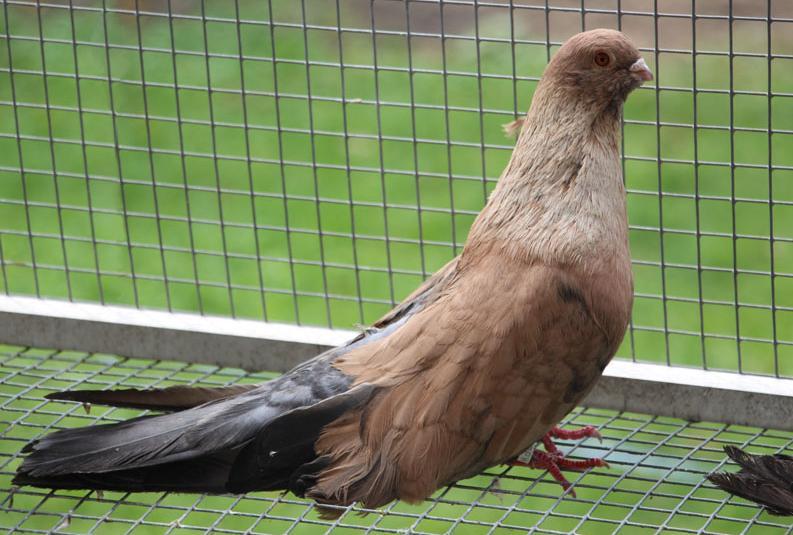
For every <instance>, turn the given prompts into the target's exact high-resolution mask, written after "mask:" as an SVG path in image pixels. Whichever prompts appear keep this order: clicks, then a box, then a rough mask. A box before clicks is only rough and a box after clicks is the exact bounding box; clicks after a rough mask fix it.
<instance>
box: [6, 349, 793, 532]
mask: <svg viewBox="0 0 793 535" xmlns="http://www.w3.org/2000/svg"><path fill="white" fill-rule="evenodd" d="M0 374H1V375H0V377H1V379H0V382H1V383H2V384H1V385H0V414H1V416H0V419H1V420H2V422H3V426H2V427H3V430H2V440H0V503H2V511H0V528H1V529H6V530H8V532H13V533H49V532H53V531H54V532H58V533H108V534H119V533H135V534H142V533H147V534H148V533H163V534H166V533H167V534H177V533H292V534H299V533H381V532H385V533H449V532H454V533H465V534H467V533H475V534H479V533H483V534H484V533H581V534H584V533H586V534H589V533H592V534H599V533H630V534H633V533H696V532H702V533H762V534H767V533H789V532H791V531H793V520H788V519H786V518H782V517H774V516H771V515H769V514H767V513H763V512H761V511H760V510H759V509H758V508H756V507H755V506H753V505H752V504H749V503H748V502H745V501H743V500H740V499H735V498H728V497H727V496H726V495H725V494H723V493H722V492H720V491H719V490H717V489H715V488H713V487H712V486H711V485H710V484H709V483H707V482H704V481H703V475H704V474H706V473H708V472H710V471H712V470H714V469H716V468H719V467H720V466H721V464H722V463H723V459H724V455H723V453H722V446H723V445H724V444H737V445H742V446H749V449H750V450H751V451H754V452H765V453H770V452H776V451H781V450H784V449H786V448H789V447H790V445H791V443H793V433H788V432H781V431H773V430H763V429H756V428H749V427H737V426H727V425H722V424H715V423H702V422H700V423H688V422H683V421H681V420H676V419H673V418H661V417H655V416H648V415H640V414H629V413H617V412H613V411H606V410H593V409H584V408H580V409H578V410H576V411H575V412H574V413H573V414H571V415H570V416H569V417H568V419H567V422H566V424H567V425H570V426H581V425H585V424H593V425H596V426H597V427H598V428H599V429H600V430H601V433H602V434H603V441H602V442H601V443H599V442H598V441H597V440H588V441H586V442H583V443H562V447H563V448H564V449H566V450H568V451H571V452H573V454H574V455H578V456H591V455H596V456H601V457H604V458H605V459H606V460H607V461H608V462H609V463H610V465H611V466H610V467H609V468H600V469H596V470H592V471H590V472H588V473H584V474H577V473H568V474H567V475H568V478H570V480H571V481H573V482H574V488H575V490H576V493H577V497H576V498H573V497H571V496H564V497H562V496H561V492H560V490H561V489H560V487H559V486H558V485H557V484H556V483H555V482H554V481H553V480H552V479H551V478H550V476H549V475H548V474H547V473H543V472H541V471H537V470H529V469H524V468H507V467H504V466H498V467H494V468H492V469H490V470H488V471H487V472H486V473H483V474H482V475H480V476H478V477H475V478H472V479H469V480H465V481H462V482H460V483H458V484H456V485H454V486H452V487H450V488H447V489H443V490H441V491H439V492H437V493H436V495H435V496H433V498H432V499H431V500H429V501H427V502H425V503H422V504H420V505H407V504H404V503H395V504H391V505H390V506H388V507H387V508H385V509H383V510H378V511H364V510H361V509H359V508H355V507H352V508H350V510H349V511H347V512H345V513H344V514H343V515H342V516H341V518H339V519H338V520H337V521H334V522H329V521H324V520H322V519H320V517H319V514H318V512H317V510H316V509H315V508H314V507H313V505H312V504H311V502H307V501H304V500H300V499H297V498H296V497H295V496H293V495H291V494H281V493H253V494H250V495H246V496H220V497H218V496H200V495H174V494H164V493H144V494H125V493H118V492H106V493H104V495H102V496H98V495H97V494H95V493H91V492H85V491H79V492H76V491H57V492H47V491H44V490H39V489H33V488H27V487H26V488H22V489H19V490H17V491H16V492H15V493H14V494H13V496H11V495H10V493H9V491H10V486H11V485H10V481H11V475H12V473H13V472H14V470H15V469H16V467H17V466H18V464H19V462H20V459H19V450H20V449H21V448H22V446H23V445H24V444H25V443H26V442H27V441H28V440H30V439H32V438H35V437H38V436H40V435H42V434H44V433H47V432H49V431H51V430H53V429H59V428H63V427H72V426H83V425H89V424H94V423H100V422H111V421H118V420H124V419H126V418H129V417H131V416H134V415H136V414H139V411H132V410H121V409H112V408H105V407H97V406H95V407H92V409H91V411H90V413H86V411H85V410H84V409H83V407H81V406H79V405H76V404H70V403H55V402H47V401H45V400H43V399H42V398H43V396H44V394H46V393H47V392H50V391H52V390H60V389H65V388H73V387H77V386H87V385H91V386H92V387H94V388H97V387H99V388H102V387H108V388H109V387H116V386H122V385H123V386H127V387H130V386H155V385H156V386H164V385H168V384H177V383H201V384H207V385H221V384H229V383H235V382H250V381H262V380H266V379H268V378H271V377H273V375H274V374H271V373H256V374H247V373H245V372H243V371H241V370H237V369H229V368H217V367H213V366H206V365H194V364H185V363H179V362H161V361H154V360H139V359H126V358H121V357H116V356H112V355H97V354H86V353H76V352H66V351H57V350H44V349H30V348H27V349H25V348H16V347H8V346H0Z"/></svg>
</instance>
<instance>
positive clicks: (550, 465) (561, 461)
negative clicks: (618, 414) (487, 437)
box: [509, 425, 609, 498]
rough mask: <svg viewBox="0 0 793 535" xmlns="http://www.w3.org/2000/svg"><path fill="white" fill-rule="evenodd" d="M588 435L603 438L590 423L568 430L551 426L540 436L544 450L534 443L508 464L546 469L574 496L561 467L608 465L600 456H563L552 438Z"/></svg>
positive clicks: (583, 468)
mask: <svg viewBox="0 0 793 535" xmlns="http://www.w3.org/2000/svg"><path fill="white" fill-rule="evenodd" d="M590 437H594V438H597V439H599V440H602V438H603V437H602V436H601V434H600V433H599V432H598V430H597V429H595V428H594V427H593V426H591V425H587V426H585V427H582V428H580V429H573V430H569V431H566V430H564V429H561V428H559V427H553V428H552V429H551V430H550V431H548V433H547V434H546V435H545V436H544V437H542V444H543V446H544V447H545V451H542V450H539V449H537V447H536V445H534V446H532V447H531V448H530V449H529V450H526V451H525V452H523V453H522V454H521V455H520V456H518V457H516V458H515V459H513V460H512V461H511V462H510V463H509V464H510V465H512V466H525V467H527V468H539V469H543V470H547V471H548V473H549V474H551V477H553V478H554V479H555V480H556V482H557V483H559V484H560V485H561V486H562V489H564V492H569V493H570V495H571V496H573V497H574V498H575V497H576V494H575V490H574V489H573V488H572V485H571V484H570V482H569V481H568V480H567V478H565V477H564V474H562V469H563V468H564V469H567V470H587V469H589V468H595V467H608V466H609V464H608V463H607V462H606V461H604V460H603V459H600V458H592V459H568V458H567V457H565V456H564V453H562V452H561V451H560V450H559V448H558V447H557V446H556V444H554V442H553V438H561V439H567V440H577V439H581V438H590Z"/></svg>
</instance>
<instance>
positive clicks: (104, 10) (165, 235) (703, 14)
mask: <svg viewBox="0 0 793 535" xmlns="http://www.w3.org/2000/svg"><path fill="white" fill-rule="evenodd" d="M2 7H3V9H2V17H3V18H2V21H3V23H2V25H3V29H4V31H3V32H0V33H2V36H1V38H2V39H3V41H4V42H5V45H6V46H5V48H6V51H7V53H6V54H5V55H2V54H0V77H2V79H3V82H2V83H0V173H2V177H1V178H2V179H1V180H0V188H2V189H0V221H2V223H0V268H1V269H0V277H2V285H1V287H2V289H3V291H4V292H5V293H7V294H28V295H36V296H45V297H62V298H65V299H70V300H87V301H96V302H100V303H123V304H130V305H133V306H139V307H157V308H165V309H168V310H192V311H196V312H199V313H202V314H203V313H208V314H222V315H231V316H240V317H255V318H261V319H266V320H272V321H288V322H297V323H308V324H325V325H328V326H332V327H333V326H335V327H349V326H350V325H352V324H355V323H368V322H370V321H372V320H373V319H375V318H376V317H378V316H379V315H380V314H382V313H383V312H384V311H385V310H387V309H388V308H389V307H390V306H391V305H392V304H393V303H394V302H395V301H398V300H399V299H400V298H401V297H403V296H404V295H406V294H407V293H408V292H409V291H411V290H412V289H413V288H414V287H415V286H416V285H417V284H418V283H419V282H420V281H421V280H422V279H423V278H424V277H425V276H426V275H427V274H428V273H431V272H432V271H434V270H435V269H437V268H438V267H440V266H441V265H443V263H444V262H445V261H447V260H448V259H450V258H451V257H452V256H453V255H454V254H456V253H457V252H459V247H460V245H461V244H462V243H463V241H464V239H465V236H466V232H467V229H468V226H469V225H470V223H471V221H472V220H473V218H474V217H475V215H476V213H477V212H478V210H479V209H480V208H481V206H482V204H483V203H484V200H485V198H486V195H487V193H488V191H489V190H490V189H491V188H492V186H493V184H494V182H495V179H496V178H497V176H498V174H499V173H500V171H501V169H502V168H503V165H504V163H505V162H506V159H507V158H508V155H509V152H510V150H511V144H510V142H509V140H505V139H504V138H503V137H502V134H501V132H500V124H501V123H504V122H506V121H508V120H510V119H511V118H512V117H514V116H516V115H518V114H520V113H522V112H524V111H525V109H526V108H527V107H528V103H529V100H530V93H531V90H532V88H533V87H534V84H535V83H536V81H537V79H538V77H539V75H540V73H541V71H542V67H543V65H544V63H545V61H547V58H548V57H550V54H551V52H552V50H553V49H554V47H556V46H557V45H558V44H559V43H560V42H562V41H563V40H564V39H565V38H566V37H567V36H569V35H570V34H572V33H574V32H575V31H578V30H581V29H586V28H591V27H596V26H611V27H619V28H622V29H624V30H625V31H627V32H628V33H630V34H632V35H633V37H634V38H635V39H636V40H637V41H638V42H639V44H640V45H641V48H642V50H643V51H644V53H645V55H646V58H647V60H648V63H649V64H650V65H651V66H652V67H653V70H654V71H655V74H656V77H657V80H658V85H657V87H649V88H644V89H643V90H640V91H638V92H637V94H636V95H634V96H633V97H632V98H631V101H630V102H629V104H628V106H627V108H626V120H625V127H624V132H625V136H624V138H625V139H624V145H625V160H624V164H625V171H626V183H627V186H628V191H629V198H628V203H629V211H630V219H631V222H632V225H631V241H632V248H633V255H634V259H635V260H634V265H635V273H636V297H637V300H636V307H635V313H634V318H633V322H632V324H631V328H630V334H629V336H628V337H626V338H627V340H626V343H625V344H624V346H623V348H622V349H621V350H620V353H619V355H620V356H623V357H629V358H633V359H637V358H638V359H642V360H651V361H657V362H665V363H667V364H684V365H696V366H700V367H705V368H719V369H728V370H735V371H740V372H744V373H764V374H773V375H777V376H791V375H793V233H791V229H793V160H791V158H792V157H793V120H791V117H793V77H791V75H790V73H791V72H793V38H791V37H790V36H791V35H793V31H791V30H792V29H793V10H791V9H790V8H791V6H790V5H789V4H788V3H785V2H780V1H773V2H772V1H771V0H768V1H767V2H739V1H737V0H736V1H722V2H715V3H714V2H701V1H700V2H697V1H696V0H692V1H690V2H688V1H685V2H684V1H681V2H673V3H664V4H663V7H662V8H661V7H659V5H658V3H657V1H656V2H653V1H645V0H633V1H631V0H612V1H607V0H603V1H600V2H596V1H585V0H581V1H574V2H563V1H561V0H560V1H545V2H534V3H532V2H514V1H509V2H471V1H468V0H458V1H444V2H442V3H436V2H430V1H428V0H415V1H410V2H394V1H392V0H370V1H366V0H330V1H325V0H309V1H306V0H302V1H301V2H300V3H298V4H295V3H294V2H289V1H286V0H270V1H268V2H266V3H262V2H254V1H252V0H251V1H248V0H238V1H235V2H213V3H203V2H202V3H198V4H196V5H193V4H189V3H188V4H183V3H179V4H176V3H171V2H168V3H167V4H161V3H154V2H144V1H143V0H136V1H134V2H132V3H130V2H115V1H113V0H103V1H99V0H91V1H86V2H81V3H80V4H79V5H75V4H73V3H72V2H71V1H70V2H67V3H43V2H40V3H36V4H32V3H30V2H24V1H19V0H4V1H3V2H2ZM661 9H663V10H661ZM772 134H773V135H772Z"/></svg>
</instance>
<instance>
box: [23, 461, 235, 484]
mask: <svg viewBox="0 0 793 535" xmlns="http://www.w3.org/2000/svg"><path fill="white" fill-rule="evenodd" d="M231 455H232V454H231V453H227V454H216V455H207V456H204V457H200V458H197V459H190V460H186V461H179V462H174V463H169V464H165V465H160V466H149V467H144V468H133V469H129V470H118V471H115V472H104V473H78V474H63V475H43V476H41V477H36V476H32V475H30V474H29V473H25V472H19V473H17V474H16V476H15V477H14V485H19V486H22V485H30V486H33V487H42V488H57V489H91V490H116V491H123V492H200V493H207V494H225V493H227V492H228V490H226V480H227V479H228V473H229V470H230V469H231V464H232V460H233V457H232V456H231Z"/></svg>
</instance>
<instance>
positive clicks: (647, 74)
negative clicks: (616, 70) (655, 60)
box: [628, 58, 653, 82]
mask: <svg viewBox="0 0 793 535" xmlns="http://www.w3.org/2000/svg"><path fill="white" fill-rule="evenodd" d="M628 70H629V71H631V74H633V76H635V77H636V78H637V79H639V80H641V81H642V82H649V81H650V80H652V79H653V73H652V71H651V70H650V68H649V67H648V66H647V64H646V63H645V62H644V58H639V59H638V60H636V63H634V64H633V65H631V66H630V68H629V69H628Z"/></svg>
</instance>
